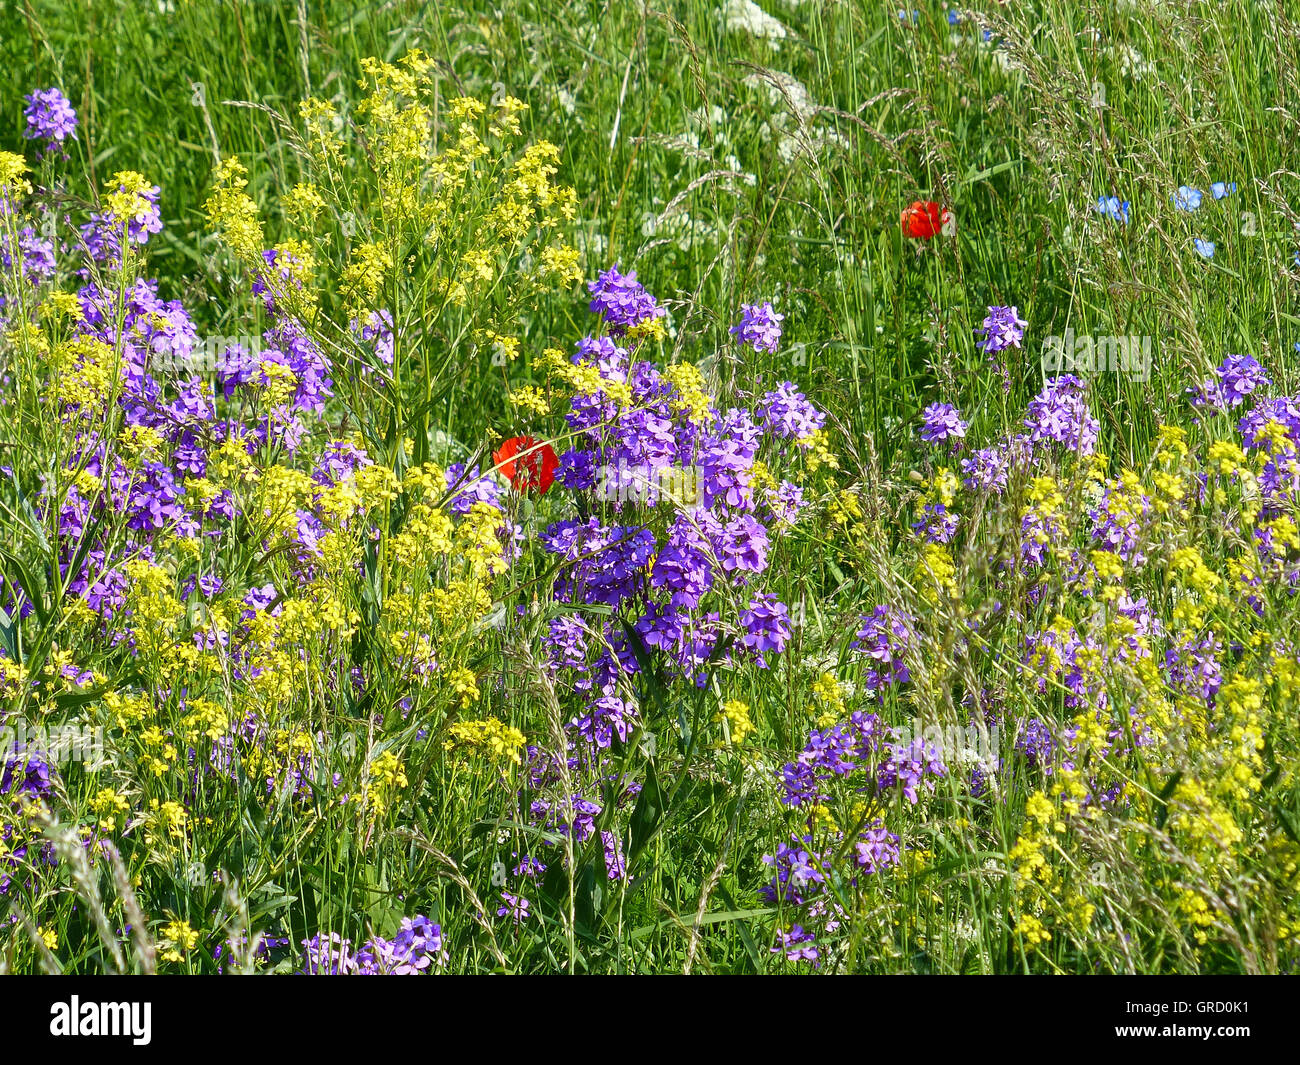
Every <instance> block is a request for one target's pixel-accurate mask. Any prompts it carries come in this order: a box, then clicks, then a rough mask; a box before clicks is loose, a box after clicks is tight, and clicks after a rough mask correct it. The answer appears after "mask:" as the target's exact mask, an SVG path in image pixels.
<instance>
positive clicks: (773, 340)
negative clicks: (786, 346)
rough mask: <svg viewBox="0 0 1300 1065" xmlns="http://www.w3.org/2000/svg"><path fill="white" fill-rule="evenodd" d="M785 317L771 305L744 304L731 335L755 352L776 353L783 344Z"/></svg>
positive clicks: (741, 306)
mask: <svg viewBox="0 0 1300 1065" xmlns="http://www.w3.org/2000/svg"><path fill="white" fill-rule="evenodd" d="M783 321H785V315H783V314H777V313H776V311H774V310H773V309H772V304H771V303H770V302H769V303H742V304H741V305H740V321H739V322H737V323H736V324H735V325H733V326H732V327H731V335H732V336H734V337H735V338H736V339H737V340H738V341H739V342H740V343H741V344H748V345H749V346H750V347H751V348H753V349H754V350H755V351H759V352H763V351H766V352H774V351H776V348H777V345H778V344H779V343H780V342H781V323H782V322H783Z"/></svg>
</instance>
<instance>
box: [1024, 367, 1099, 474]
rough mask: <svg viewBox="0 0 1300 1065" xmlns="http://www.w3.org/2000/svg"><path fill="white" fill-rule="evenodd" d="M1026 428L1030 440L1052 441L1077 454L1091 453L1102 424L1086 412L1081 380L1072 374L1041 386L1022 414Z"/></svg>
mask: <svg viewBox="0 0 1300 1065" xmlns="http://www.w3.org/2000/svg"><path fill="white" fill-rule="evenodd" d="M1025 428H1026V429H1028V430H1029V434H1028V438H1029V441H1030V442H1031V443H1035V444H1037V443H1041V442H1045V441H1049V440H1054V441H1056V442H1057V443H1060V444H1064V445H1065V446H1066V447H1068V448H1069V449H1070V450H1071V451H1076V452H1078V453H1079V454H1080V455H1091V454H1092V452H1093V449H1094V448H1095V447H1096V446H1097V437H1098V435H1099V434H1100V433H1101V423H1100V422H1099V421H1097V419H1096V418H1094V417H1093V416H1092V415H1091V413H1089V411H1088V404H1087V401H1086V400H1085V399H1084V385H1083V382H1082V381H1080V380H1079V378H1077V377H1075V376H1074V374H1062V375H1061V376H1060V377H1054V378H1052V379H1051V380H1050V381H1048V382H1047V383H1046V384H1045V385H1044V386H1043V390H1042V391H1041V392H1040V393H1039V394H1038V395H1037V396H1036V397H1035V398H1034V399H1033V400H1032V401H1031V402H1030V404H1029V409H1028V411H1027V412H1026V413H1025Z"/></svg>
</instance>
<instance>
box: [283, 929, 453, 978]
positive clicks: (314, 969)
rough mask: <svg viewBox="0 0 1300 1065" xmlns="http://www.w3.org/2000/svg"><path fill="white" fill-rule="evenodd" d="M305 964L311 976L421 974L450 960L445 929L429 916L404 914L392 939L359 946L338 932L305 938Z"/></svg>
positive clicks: (304, 969) (305, 971)
mask: <svg viewBox="0 0 1300 1065" xmlns="http://www.w3.org/2000/svg"><path fill="white" fill-rule="evenodd" d="M302 946H303V954H304V964H303V967H302V969H301V970H299V971H300V973H301V974H303V975H309V976H418V975H420V974H421V973H425V972H428V971H429V969H430V967H431V966H432V965H433V963H434V962H438V963H442V962H445V961H446V960H447V953H446V951H445V950H444V949H443V943H442V928H441V926H439V925H436V924H434V923H433V922H432V921H430V920H429V918H427V917H423V916H419V915H417V916H415V917H403V918H402V924H401V927H400V928H399V930H398V932H397V934H396V935H395V936H393V938H392V939H384V938H382V937H381V936H372V937H371V938H370V939H368V940H366V942H365V944H364V945H363V946H362V947H361V948H360V949H353V946H352V941H351V940H348V939H344V938H342V937H341V936H340V935H339V934H338V933H337V932H332V933H330V934H329V935H328V936H322V935H321V934H320V933H319V932H317V933H316V934H315V935H314V936H312V937H311V939H304V940H303V941H302Z"/></svg>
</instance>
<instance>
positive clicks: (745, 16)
mask: <svg viewBox="0 0 1300 1065" xmlns="http://www.w3.org/2000/svg"><path fill="white" fill-rule="evenodd" d="M719 14H720V15H721V16H722V18H723V20H724V21H725V23H726V27H727V29H729V30H731V31H733V32H735V31H737V30H739V31H743V32H745V33H748V34H750V36H752V37H757V38H758V39H759V40H762V41H767V42H768V43H769V44H770V45H771V47H772V48H773V49H774V50H775V49H778V48H780V47H781V45H780V44H779V42H780V41H783V40H784V39H785V37H786V34H787V30H786V28H785V26H784V24H783V23H782V22H781V21H780V20H779V19H775V18H773V17H772V16H771V15H769V14H768V13H767V12H766V11H764V10H763V9H762V8H761V7H759V6H758V5H757V4H756V3H754V0H726V3H724V4H723V6H722V9H721V10H720V11H719Z"/></svg>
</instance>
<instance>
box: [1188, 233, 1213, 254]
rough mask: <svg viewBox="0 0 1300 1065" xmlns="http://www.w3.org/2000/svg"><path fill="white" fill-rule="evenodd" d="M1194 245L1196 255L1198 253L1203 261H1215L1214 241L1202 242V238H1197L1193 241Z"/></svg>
mask: <svg viewBox="0 0 1300 1065" xmlns="http://www.w3.org/2000/svg"><path fill="white" fill-rule="evenodd" d="M1192 244H1194V245H1195V246H1196V253H1197V254H1198V255H1199V256H1200V257H1201V258H1202V259H1213V258H1214V242H1213V241H1209V240H1202V239H1201V238H1200V237H1197V238H1195V239H1194V240H1193V241H1192Z"/></svg>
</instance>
